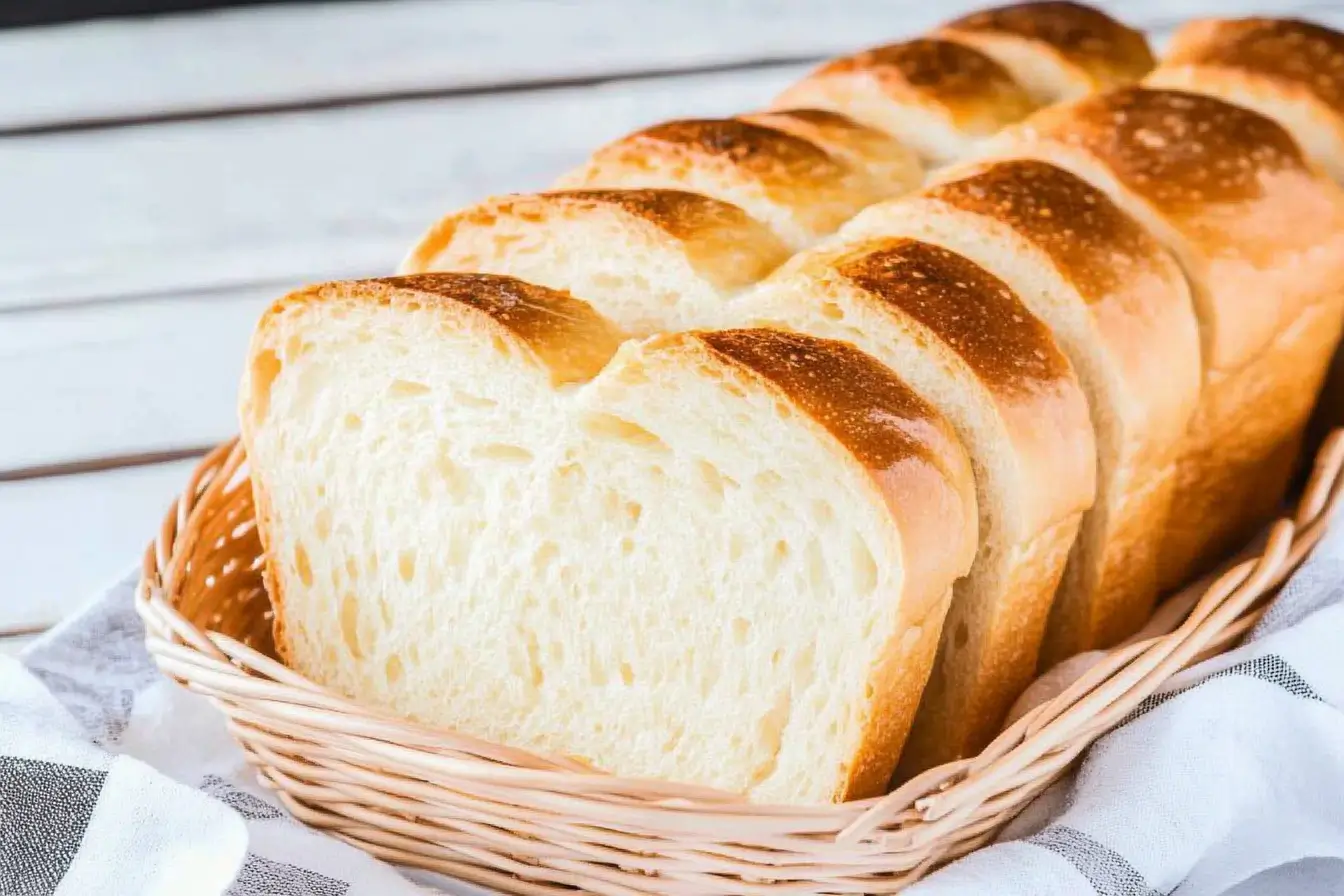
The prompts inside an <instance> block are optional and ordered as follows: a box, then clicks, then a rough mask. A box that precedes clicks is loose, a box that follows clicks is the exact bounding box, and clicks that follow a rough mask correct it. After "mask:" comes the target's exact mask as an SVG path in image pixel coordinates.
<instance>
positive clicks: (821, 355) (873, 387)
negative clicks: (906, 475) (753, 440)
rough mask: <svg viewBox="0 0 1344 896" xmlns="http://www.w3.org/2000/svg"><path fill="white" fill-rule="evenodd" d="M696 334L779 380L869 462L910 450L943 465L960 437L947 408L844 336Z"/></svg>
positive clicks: (883, 466)
mask: <svg viewBox="0 0 1344 896" xmlns="http://www.w3.org/2000/svg"><path fill="white" fill-rule="evenodd" d="M696 337H697V338H698V339H699V340H700V341H701V342H703V343H704V344H705V345H706V346H708V347H709V348H710V349H711V350H712V351H714V352H715V353H716V354H718V355H721V356H723V357H725V358H728V359H731V360H732V361H734V362H736V363H738V364H741V365H743V366H745V367H748V368H750V369H752V370H754V371H756V372H757V373H759V374H760V375H761V376H763V377H765V378H766V379H768V380H770V381H771V382H773V383H774V384H775V385H776V386H778V387H779V388H780V389H781V390H782V391H783V392H784V393H785V394H786V395H788V396H789V398H790V400H792V401H793V402H794V403H795V404H797V405H798V406H799V407H800V408H802V409H803V410H804V411H805V412H806V413H807V414H808V416H810V417H812V419H814V420H816V421H817V422H818V423H820V424H821V425H822V426H824V427H826V429H827V430H828V431H829V432H830V433H831V434H832V435H834V436H835V437H836V439H838V440H839V441H840V442H841V443H843V444H844V445H845V446H846V447H847V448H849V450H850V451H851V452H852V453H853V454H854V456H855V457H856V458H858V459H859V460H860V461H861V462H862V463H863V464H864V466H866V467H868V468H869V469H871V470H876V471H883V470H887V469H889V468H891V467H893V466H895V465H896V464H898V463H900V462H901V461H904V460H905V459H907V458H909V457H918V458H920V459H922V460H925V461H928V462H930V463H932V464H934V465H935V466H938V467H939V468H940V469H941V468H942V466H943V464H944V459H945V458H946V457H947V456H948V455H949V454H956V453H957V452H959V451H960V443H959V442H958V441H957V437H956V435H955V434H953V432H952V430H951V428H950V427H949V426H948V424H947V423H946V421H944V420H943V418H942V415H941V414H939V413H938V412H937V411H936V410H934V408H933V406H932V405H930V404H929V403H928V402H927V401H925V400H924V399H922V398H920V397H919V396H918V395H916V394H915V392H914V391H913V390H912V389H911V388H910V387H909V386H907V385H906V384H905V383H904V382H902V381H901V379H900V378H899V377H897V376H896V374H895V373H893V372H892V371H891V370H889V369H888V368H887V367H885V366H884V365H882V364H881V363H879V362H877V361H876V360H874V359H873V358H871V357H869V356H868V355H865V354H864V353H863V352H861V351H859V350H858V349H856V348H854V347H852V346H850V345H848V344H847V343H843V342H835V341H831V340H823V339H818V338H816V337H813V336H806V335H803V334H799V333H789V332H784V331H781V330H769V329H754V330H713V331H703V332H699V333H697V334H696Z"/></svg>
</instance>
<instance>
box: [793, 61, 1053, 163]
mask: <svg viewBox="0 0 1344 896" xmlns="http://www.w3.org/2000/svg"><path fill="white" fill-rule="evenodd" d="M774 106H775V107H776V108H780V109H792V108H805V109H828V110H830V111H832V112H838V113H840V114H842V115H846V116H849V117H850V118H853V119H854V120H855V121H859V122H861V123H863V124H866V125H868V126H870V127H873V128H876V129H877V130H879V131H882V132H884V133H886V134H890V135H891V136H892V137H895V138H896V139H897V140H899V141H901V142H902V143H903V144H905V145H906V146H909V147H910V148H911V149H913V150H914V151H915V152H917V153H918V154H919V155H920V157H921V159H923V160H924V162H925V163H926V164H929V165H942V164H946V163H947V162H950V161H952V160H954V159H957V158H959V157H961V156H963V155H965V154H966V153H967V152H969V151H970V149H971V148H972V147H973V146H974V145H975V144H976V143H977V142H978V141H979V140H981V139H982V138H984V137H987V136H989V135H991V134H993V133H995V132H997V131H998V130H999V129H1000V128H1002V127H1004V126H1005V125H1008V124H1010V123H1012V122H1015V121H1018V120H1020V119H1022V118H1024V117H1026V116H1027V115H1028V114H1029V113H1030V112H1031V111H1032V110H1033V109H1034V108H1036V104H1035V103H1034V102H1033V101H1032V99H1031V97H1030V96H1028V94H1027V92H1026V91H1025V90H1024V89H1023V88H1022V87H1021V86H1019V85H1018V83H1017V82H1016V81H1014V80H1013V78H1012V76H1011V75H1010V74H1009V73H1008V71H1007V70H1006V69H1005V68H1004V67H1003V66H1001V65H999V63H997V62H995V61H994V60H993V59H991V58H989V57H988V56H986V55H985V54H984V53H981V52H980V51H978V50H974V49H971V48H970V47H967V46H964V45H963V44H960V43H954V42H952V41H948V40H937V39H919V40H911V41H906V42H905V43H899V44H891V45H889V46H884V47H877V48H875V49H872V50H866V51H864V52H862V53H858V54H855V55H853V56H845V57H841V58H839V59H833V60H831V61H829V62H827V63H825V64H824V65H822V66H821V67H820V68H818V69H817V70H816V71H814V72H812V74H810V75H808V76H807V77H806V78H804V79H803V80H801V81H799V82H797V83H796V84H794V85H792V86H791V87H789V88H788V89H787V90H785V91H784V92H783V93H781V94H780V95H779V96H778V97H777V98H776V99H775V102H774Z"/></svg>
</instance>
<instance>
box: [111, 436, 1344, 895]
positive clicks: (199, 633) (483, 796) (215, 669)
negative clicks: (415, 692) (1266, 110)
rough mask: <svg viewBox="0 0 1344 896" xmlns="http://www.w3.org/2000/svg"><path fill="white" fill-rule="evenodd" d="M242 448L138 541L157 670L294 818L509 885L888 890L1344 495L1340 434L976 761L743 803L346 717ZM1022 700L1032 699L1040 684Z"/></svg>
mask: <svg viewBox="0 0 1344 896" xmlns="http://www.w3.org/2000/svg"><path fill="white" fill-rule="evenodd" d="M244 467H245V457H244V454H243V451H242V448H241V447H240V446H239V445H238V444H237V443H236V442H233V443H229V444H226V445H223V446H221V447H220V448H218V449H216V450H215V451H214V452H212V453H211V454H210V455H209V456H208V457H206V458H205V459H204V460H203V461H202V463H201V464H200V466H199V467H198V468H197V470H196V471H195V473H194V474H193V476H192V477H191V480H190V481H189V483H188V484H187V487H186V490H185V491H184V492H183V494H182V496H181V498H179V499H178V501H177V503H176V504H175V505H174V507H173V508H172V510H171V511H170V512H169V514H168V516H167V517H166V519H165V520H164V522H163V526H162V528H161V530H160V532H159V534H158V537H157V538H156V539H155V541H154V542H153V543H152V544H151V545H150V546H149V548H148V550H147V551H146V553H145V559H144V572H143V577H142V581H141V583H140V588H139V591H138V595H137V608H138V610H139V612H140V614H141V616H142V617H143V618H144V620H145V623H146V626H147V628H148V646H149V650H150V653H151V654H152V655H153V656H154V658H155V660H156V661H157V662H158V665H159V667H160V668H161V669H162V670H163V671H164V672H165V673H167V674H168V675H170V676H172V677H173V678H175V679H176V680H177V681H179V682H180V683H182V684H184V685H185V686H186V687H188V688H189V689H191V690H193V691H195V692H197V693H200V694H204V695H205V696H207V697H208V698H210V699H211V700H212V701H213V702H214V703H215V704H216V705H217V706H218V707H219V708H220V709H221V710H222V711H223V712H224V714H225V715H226V717H227V719H228V725H229V729H230V730H231V732H232V733H233V735H234V736H235V737H236V738H237V740H238V742H239V744H241V746H242V748H243V750H244V752H245V754H246V756H247V758H248V761H249V762H251V763H252V764H253V765H254V766H255V767H256V769H257V772H258V774H259V775H260V778H261V780H262V782H263V783H264V784H265V785H266V786H268V787H270V788H272V789H274V790H275V792H276V793H277V794H278V796H279V798H280V799H281V800H282V801H283V803H284V804H285V806H287V807H288V808H289V810H290V811H291V812H293V814H294V815H295V816H296V817H298V818H299V819H300V820H302V821H304V822H305V823H307V824H309V825H312V826H314V827H318V828H322V829H325V830H328V831H329V832H330V833H332V834H334V835H335V836H337V837H339V838H341V839H342V840H345V841H347V842H349V843H352V844H354V845H355V846H357V847H359V848H361V849H364V850H366V851H368V852H370V853H372V854H373V855H375V856H379V857H381V858H384V859H387V860H389V861H392V862H396V863H400V864H404V865H409V866H414V867H419V868H426V869H429V870H433V871H439V872H442V873H445V874H449V875H453V876H456V877H458V878H461V879H464V880H469V881H473V882H476V883H479V884H482V885H484V886H487V887H493V888H496V889H498V890H502V891H505V892H509V893H522V894H553V893H564V892H573V891H574V890H575V889H581V890H584V891H587V892H592V893H599V894H611V896H632V894H667V896H700V894H704V896H709V894H715V896H718V894H724V893H744V894H780V893H799V894H803V893H807V894H820V893H835V894H839V893H895V892H898V891H900V890H901V889H903V888H904V887H906V886H908V885H909V884H911V883H913V882H914V881H916V880H918V879H919V878H920V877H922V876H924V875H925V874H927V873H928V872H929V871H931V870H932V869H933V868H936V867H937V866H938V865H940V864H942V863H945V862H947V861H949V860H951V859H954V858H956V857H958V856H961V855H964V854H966V853H967V852H970V851H971V850H974V849H976V848H977V847H979V846H981V845H983V844H985V843H986V842H988V841H989V840H990V839H991V838H992V837H993V836H994V834H995V833H996V832H997V831H998V830H999V829H1000V828H1001V827H1002V826H1003V825H1004V824H1005V823H1006V822H1007V821H1008V820H1009V819H1010V818H1012V817H1013V815H1015V814H1016V813H1017V812H1018V811H1019V810H1021V809H1022V807H1023V806H1025V805H1026V804H1027V802H1029V801H1030V800H1031V799H1032V798H1033V797H1035V796H1036V795H1037V794H1038V793H1040V792H1041V791H1042V790H1043V789H1045V788H1046V787H1047V786H1048V785H1049V784H1050V783H1051V782H1053V781H1054V780H1055V779H1057V778H1058V777H1059V775H1060V774H1062V773H1063V771H1064V770H1065V769H1066V768H1067V767H1068V766H1069V764H1070V763H1071V762H1072V761H1073V760H1074V759H1075V758H1076V757H1077V756H1078V755H1079V754H1080V753H1081V752H1082V751H1083V750H1084V749H1086V748H1087V746H1088V745H1089V744H1091V743H1092V742H1093V741H1094V740H1096V739H1097V738H1098V737H1099V736H1101V735H1102V734H1104V733H1105V732H1106V731H1108V730H1109V729H1110V728H1112V727H1114V726H1115V725H1116V724H1118V723H1119V722H1120V721H1121V720H1123V719H1124V718H1125V716H1126V715H1128V714H1129V712H1130V711H1131V710H1133V709H1134V708H1135V707H1136V706H1137V705H1138V703H1139V702H1140V701H1141V700H1143V699H1144V698H1145V697H1147V696H1148V695H1150V694H1152V693H1153V692H1154V691H1156V690H1158V689H1159V688H1161V687H1162V685H1163V684H1164V683H1165V682H1166V681H1167V680H1168V679H1169V678H1170V677H1171V676H1172V675H1174V674H1175V673H1176V672H1178V671H1180V670H1181V669H1183V668H1185V667H1187V666H1189V665H1191V664H1192V663H1194V662H1197V661H1199V660H1201V659H1203V658H1206V657H1208V656H1211V655H1214V654H1216V653H1220V652H1223V651H1225V650H1228V649H1229V648H1231V647H1232V646H1234V645H1235V644H1236V643H1237V642H1238V641H1239V640H1240V639H1241V637H1242V636H1243V635H1244V634H1245V633H1246V632H1247V631H1248V630H1249V629H1250V627H1251V626H1253V625H1254V624H1255V622H1256V620H1258V619H1259V617H1260V614H1261V613H1262V612H1263V610H1264V607H1265V604H1266V602H1267V601H1268V599H1269V598H1270V597H1272V596H1273V594H1274V593H1275V592H1276V591H1277V589H1278V588H1279V586H1281V585H1282V584H1283V582H1284V580H1285V579H1286V578H1287V577H1288V576H1289V575H1290V574H1291V573H1292V571H1293V570H1295V569H1296V568H1297V566H1298V565H1299V564H1300V563H1301V562H1302V560H1303V558H1304V557H1305V555H1306V554H1307V552H1308V551H1309V550H1310V549H1311V548H1312V546H1314V545H1315V544H1316V542H1317V541H1318V540H1319V539H1320V537H1321V535H1322V533H1323V531H1324V527H1325V523H1326V519H1327V517H1328V516H1329V514H1330V512H1331V511H1332V510H1333V509H1334V507H1335V505H1337V504H1338V503H1340V501H1341V496H1342V495H1344V475H1342V474H1341V468H1342V467H1344V430H1339V431H1336V432H1335V433H1334V434H1333V435H1332V436H1331V438H1330V439H1328V440H1327V441H1326V443H1325V445H1324V446H1323V447H1322V449H1321V451H1320V453H1319V455H1318V456H1317V458H1316V464H1315V470H1314V473H1313V475H1312V477H1311V480H1310V482H1309V484H1308V485H1307V487H1306V489H1305V491H1304V492H1303V494H1302V496H1301V499H1300V501H1299V505H1298V508H1297V511H1296V514H1295V515H1294V517H1293V518H1292V519H1282V520H1279V521H1278V522H1276V523H1274V524H1273V525H1272V526H1271V527H1270V528H1269V529H1268V530H1267V532H1266V534H1265V537H1264V538H1263V539H1262V541H1261V542H1260V544H1259V546H1258V548H1257V549H1256V550H1255V551H1254V552H1252V555H1251V556H1249V557H1248V558H1247V559H1245V560H1242V561H1241V562H1238V563H1235V564H1234V565H1231V566H1230V568H1228V569H1227V571H1226V572H1223V573H1222V574H1221V575H1219V576H1217V577H1216V578H1210V579H1209V580H1206V581H1203V582H1201V583H1198V584H1197V585H1195V586H1191V588H1190V589H1187V591H1185V592H1183V593H1182V594H1181V595H1179V596H1178V597H1176V598H1173V599H1172V600H1171V601H1168V603H1167V604H1166V605H1164V608H1163V609H1162V610H1160V611H1159V614H1158V616H1157V617H1155V618H1154V621H1153V623H1151V624H1150V625H1149V627H1148V628H1147V629H1145V631H1144V632H1142V633H1140V635H1138V636H1136V638H1135V639H1132V640H1131V641H1130V642H1128V643H1126V644H1124V645H1122V646H1120V647H1118V648H1116V649H1114V650H1112V651H1109V652H1107V653H1105V654H1098V655H1097V656H1096V657H1095V661H1094V662H1092V663H1091V664H1090V665H1086V667H1085V668H1083V667H1082V666H1079V665H1078V664H1075V666H1076V667H1077V668H1083V671H1082V674H1081V675H1080V676H1079V677H1077V678H1076V679H1075V680H1073V681H1072V682H1071V683H1068V684H1067V686H1066V687H1064V689H1063V690H1062V692H1059V693H1057V694H1055V695H1053V696H1050V697H1048V699H1045V700H1044V702H1041V703H1039V705H1036V706H1034V707H1033V708H1030V709H1028V710H1027V711H1026V712H1025V713H1023V714H1021V715H1020V717H1018V718H1017V719H1016V720H1015V721H1014V722H1012V724H1011V725H1009V727H1008V728H1007V729H1006V730H1005V731H1004V732H1003V733H1002V734H1001V735H1000V736H999V737H998V738H997V739H996V740H995V741H994V743H993V744H991V745H990V746H989V747H988V748H987V749H986V750H985V751H984V752H983V753H981V754H980V755H979V756H976V757H974V758H971V759H966V760H962V761H959V762H955V763H950V764H948V765H944V766H940V767H939V768H936V769H931V770H930V771H928V772H926V773H924V774H922V775H920V776H919V777H917V778H915V779H914V780H911V781H909V782H908V783H906V784H905V785H903V786H902V787H901V788H900V789H898V790H897V791H895V792H893V793H891V794H889V795H888V796H885V797H882V798H880V799H871V800H863V801H859V802H852V803H845V804H841V805H825V806H816V807H781V806H762V805H755V804H750V803H747V802H745V801H743V800H742V799H741V798H740V797H737V796H733V795H730V794H724V793H720V792H717V791H713V790H708V789H705V788H701V787H692V786H686V785H679V784H673V783H666V782H650V781H636V780H629V779H621V778H617V777H613V776H609V775H605V774H601V773H598V772H594V771H592V770H590V769H586V768H581V767H578V766H575V765H572V764H569V763H566V762H565V761H564V760H558V759H547V758H543V757H539V756H534V755H531V754H529V753H526V752H523V751H520V750H516V749H512V748H508V747H503V746H499V745H495V744H489V743H485V742H482V741H479V740H476V739H474V738H471V737H467V736H465V735H461V734H457V733H454V732H451V731H444V730H438V729H431V728H427V727H424V726H421V725H417V724H414V723H412V722H407V721H404V720H401V719H397V718H393V717H390V716H387V715H384V714H381V713H379V712H376V711H373V710H370V709H368V708H365V707H361V706H359V705H357V704H355V703H353V702H351V701H349V700H346V699H345V698H343V697H341V696H340V695H338V694H335V693H332V692H330V691H327V690H325V689H323V688H321V687H319V686H317V685H316V684H314V683H312V682H310V681H307V680H306V679H304V678H303V677H301V676H299V675H298V674H296V673H295V672H293V671H292V670H290V669H288V668H286V667H285V666H283V665H282V664H280V663H279V662H277V661H276V660H275V659H274V654H273V648H274V645H273V643H272V641H271V617H270V606H269V602H268V600H267V598H266V593H265V589H264V588H263V586H262V581H261V573H260V569H261V565H262V556H261V546H260V542H259V541H258V538H257V533H256V524H255V520H254V516H253V505H252V492H251V488H250V487H249V486H248V482H247V478H246V475H245V469H244ZM1036 690H1040V689H1039V688H1037V689H1036Z"/></svg>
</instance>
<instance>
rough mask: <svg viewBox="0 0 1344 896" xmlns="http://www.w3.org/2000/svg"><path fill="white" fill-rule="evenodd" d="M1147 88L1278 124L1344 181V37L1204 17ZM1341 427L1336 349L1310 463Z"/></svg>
mask: <svg viewBox="0 0 1344 896" xmlns="http://www.w3.org/2000/svg"><path fill="white" fill-rule="evenodd" d="M1145 83H1147V84H1149V85H1150V86H1153V87H1165V88H1174V89H1178V90H1184V91H1188V92H1190V93H1202V94H1207V95H1208V96H1215V97H1218V98H1219V99H1223V100H1226V101H1227V102H1230V103H1235V104H1236V105H1238V106H1245V107H1246V108H1248V109H1254V110H1255V111H1256V112H1259V113H1260V114H1261V115H1264V116H1266V117H1268V118H1272V119H1274V120H1275V121H1277V122H1278V123H1279V124H1280V125H1282V126H1283V127H1284V128H1286V129H1287V130H1288V132H1289V133H1291V134H1292V135H1293V137H1294V139H1296V140H1297V142H1298V145H1299V146H1301V147H1302V149H1303V150H1304V151H1305V152H1306V153H1307V155H1308V156H1310V157H1311V158H1312V159H1313V160H1314V161H1315V162H1316V163H1317V164H1318V165H1320V166H1322V167H1323V168H1324V169H1325V170H1326V172H1327V173H1328V174H1329V175H1330V176H1331V177H1333V178H1334V179H1335V181H1336V182H1342V183H1344V34H1341V33H1340V32H1338V31H1335V30H1334V29H1331V28H1326V27H1324V26H1322V25H1317V24H1315V23H1312V22H1304V21H1302V20H1300V19H1265V18H1249V19H1199V20H1196V21H1192V22H1188V23H1186V24H1185V25H1183V26H1182V27H1181V28H1179V29H1177V31H1176V34H1175V35H1174V36H1173V37H1172V40H1171V43H1170V45H1169V47H1168V50H1167V56H1166V58H1164V59H1163V60H1162V64H1161V65H1160V66H1158V67H1157V69H1156V70H1154V71H1153V73H1152V74H1151V75H1149V76H1148V79H1147V81H1146V82H1145ZM1336 426H1344V350H1336V353H1335V360H1334V363H1333V365H1332V366H1331V372H1330V373H1329V374H1328V375H1327V377H1326V382H1325V387H1324V388H1323V389H1322V391H1321V395H1320V398H1319V400H1318V401H1317V404H1316V412H1315V414H1314V415H1313V419H1312V423H1311V425H1310V426H1309V427H1308V438H1307V444H1306V445H1305V447H1304V452H1303V457H1302V459H1301V460H1302V462H1303V463H1307V464H1309V463H1310V460H1311V458H1312V457H1314V456H1315V453H1316V449H1317V447H1318V446H1319V444H1320V442H1321V440H1322V439H1324V438H1325V436H1326V435H1327V434H1328V433H1329V431H1330V430H1331V429H1332V428H1333V427H1336Z"/></svg>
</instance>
